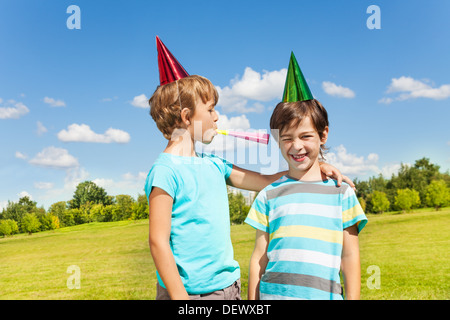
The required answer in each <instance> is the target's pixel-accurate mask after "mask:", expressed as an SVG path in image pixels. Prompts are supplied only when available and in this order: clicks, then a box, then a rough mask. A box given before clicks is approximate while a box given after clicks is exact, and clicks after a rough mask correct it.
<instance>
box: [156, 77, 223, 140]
mask: <svg viewBox="0 0 450 320" xmlns="http://www.w3.org/2000/svg"><path fill="white" fill-rule="evenodd" d="M198 98H200V99H201V100H202V101H203V103H206V102H208V101H209V100H213V101H214V105H216V103H217V101H218V99H219V94H218V93H217V90H216V88H215V87H214V85H213V84H212V83H211V81H209V80H208V79H206V78H205V77H202V76H198V75H192V76H189V77H186V78H182V79H179V80H177V81H174V82H171V83H168V84H165V85H163V86H159V87H158V88H157V89H156V90H155V92H154V93H153V95H152V97H151V98H150V100H149V104H150V115H151V116H152V118H153V120H155V122H156V126H157V127H158V129H159V131H161V132H162V134H163V135H164V138H166V139H167V140H170V138H171V136H172V132H173V130H174V129H176V128H179V127H180V125H181V110H182V109H184V108H188V109H189V114H190V116H193V115H194V112H195V103H196V101H197V99H198Z"/></svg>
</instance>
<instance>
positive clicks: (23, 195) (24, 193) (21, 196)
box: [17, 191, 33, 200]
mask: <svg viewBox="0 0 450 320" xmlns="http://www.w3.org/2000/svg"><path fill="white" fill-rule="evenodd" d="M17 196H18V197H19V199H20V198H23V197H28V198H29V199H30V200H33V197H32V196H31V194H29V193H28V192H26V191H22V192H20V193H18V194H17Z"/></svg>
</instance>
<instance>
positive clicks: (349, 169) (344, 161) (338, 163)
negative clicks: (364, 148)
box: [325, 145, 408, 179]
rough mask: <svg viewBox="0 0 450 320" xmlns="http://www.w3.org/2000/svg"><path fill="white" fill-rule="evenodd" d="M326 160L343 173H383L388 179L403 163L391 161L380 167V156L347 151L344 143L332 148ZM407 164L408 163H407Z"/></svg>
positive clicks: (366, 174)
mask: <svg viewBox="0 0 450 320" xmlns="http://www.w3.org/2000/svg"><path fill="white" fill-rule="evenodd" d="M325 158H326V162H327V163H329V164H331V165H333V166H335V167H336V168H337V169H338V170H339V171H341V173H342V174H344V175H348V176H353V177H355V176H358V177H361V176H373V175H379V174H382V175H383V177H385V178H386V179H390V178H391V176H392V174H397V173H398V170H399V169H400V167H401V163H389V164H386V165H384V166H383V167H381V168H380V167H379V165H378V160H379V156H378V154H376V153H370V154H369V155H368V156H367V157H366V158H364V157H363V156H357V155H355V154H351V153H348V152H347V149H346V148H345V147H344V146H343V145H339V146H337V147H335V148H332V150H331V151H330V152H328V153H327V154H326V155H325ZM406 165H408V164H407V163H406Z"/></svg>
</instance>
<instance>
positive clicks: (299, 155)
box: [279, 117, 328, 177]
mask: <svg viewBox="0 0 450 320" xmlns="http://www.w3.org/2000/svg"><path fill="white" fill-rule="evenodd" d="M327 137H328V127H326V129H325V130H324V132H323V135H322V139H321V138H320V136H319V133H318V132H317V130H316V129H315V127H314V125H313V123H312V121H311V118H310V117H305V118H304V119H303V120H302V121H301V122H300V124H299V125H297V126H291V127H289V128H287V129H284V130H282V131H281V132H280V138H279V145H280V150H281V154H282V155H283V158H284V159H285V160H286V161H287V163H288V165H289V174H290V175H291V176H294V177H296V176H297V175H298V174H300V175H301V176H303V174H305V173H306V172H307V171H308V170H309V169H310V168H311V167H312V166H313V165H314V164H317V165H318V164H319V155H320V146H321V145H322V144H325V142H326V141H327Z"/></svg>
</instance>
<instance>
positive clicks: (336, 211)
mask: <svg viewBox="0 0 450 320" xmlns="http://www.w3.org/2000/svg"><path fill="white" fill-rule="evenodd" d="M294 214H311V215H316V216H321V217H326V218H333V219H341V207H340V206H330V205H324V204H318V203H304V202H303V203H286V204H283V205H281V206H277V207H276V208H274V209H273V211H272V212H271V213H270V216H269V222H271V221H273V220H275V219H278V218H281V217H284V216H287V215H294Z"/></svg>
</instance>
